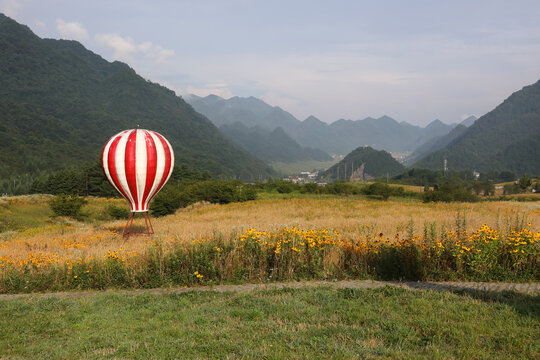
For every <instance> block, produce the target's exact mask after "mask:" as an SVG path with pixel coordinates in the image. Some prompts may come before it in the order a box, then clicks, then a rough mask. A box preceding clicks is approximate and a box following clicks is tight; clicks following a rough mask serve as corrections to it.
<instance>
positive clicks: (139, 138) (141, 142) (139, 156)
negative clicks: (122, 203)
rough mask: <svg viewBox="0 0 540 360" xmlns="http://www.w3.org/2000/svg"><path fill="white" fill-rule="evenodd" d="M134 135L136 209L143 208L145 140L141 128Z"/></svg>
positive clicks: (145, 158) (145, 159)
mask: <svg viewBox="0 0 540 360" xmlns="http://www.w3.org/2000/svg"><path fill="white" fill-rule="evenodd" d="M136 134H137V135H136V136H135V179H136V181H137V210H145V209H144V207H143V204H142V200H143V195H144V188H145V186H146V170H147V169H146V166H147V164H146V161H147V154H146V140H145V136H144V131H143V130H137V133H136Z"/></svg>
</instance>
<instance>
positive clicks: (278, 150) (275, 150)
mask: <svg viewBox="0 0 540 360" xmlns="http://www.w3.org/2000/svg"><path fill="white" fill-rule="evenodd" d="M219 130H221V132H222V133H223V134H225V136H227V137H228V138H229V139H231V140H232V141H233V142H234V143H236V144H238V145H240V146H241V147H242V148H244V149H245V150H246V151H248V152H249V153H250V154H252V155H254V156H256V157H257V158H259V159H261V160H263V161H266V162H270V163H271V162H285V163H290V162H297V161H305V160H316V161H330V160H332V157H331V156H330V155H328V154H327V153H325V152H324V151H322V150H319V149H312V148H309V147H305V148H304V147H301V146H300V145H299V144H298V143H297V142H296V141H294V140H293V139H292V138H291V137H290V136H289V135H287V133H286V132H285V130H283V129H282V128H281V127H277V128H275V129H274V130H272V131H270V130H267V129H266V128H262V127H260V126H258V125H256V126H252V127H247V126H245V125H244V124H242V123H241V122H236V123H234V124H232V125H221V126H220V127H219Z"/></svg>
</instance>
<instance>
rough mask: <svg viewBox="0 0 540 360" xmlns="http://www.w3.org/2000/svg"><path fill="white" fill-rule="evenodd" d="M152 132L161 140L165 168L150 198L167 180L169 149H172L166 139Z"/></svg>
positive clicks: (169, 158) (169, 160)
mask: <svg viewBox="0 0 540 360" xmlns="http://www.w3.org/2000/svg"><path fill="white" fill-rule="evenodd" d="M154 134H155V135H156V136H157V137H158V139H159V141H161V144H162V145H163V152H164V153H165V169H163V177H162V178H161V181H160V183H159V185H158V187H157V188H156V189H157V190H156V192H154V193H153V194H152V195H151V197H150V199H151V198H152V197H154V195H155V194H157V192H158V191H159V190H160V189H161V187H162V186H163V184H165V181H167V178H168V177H169V174H170V172H171V151H172V150H171V149H170V148H169V145H167V141H165V139H164V138H163V136H161V135H160V134H158V133H154Z"/></svg>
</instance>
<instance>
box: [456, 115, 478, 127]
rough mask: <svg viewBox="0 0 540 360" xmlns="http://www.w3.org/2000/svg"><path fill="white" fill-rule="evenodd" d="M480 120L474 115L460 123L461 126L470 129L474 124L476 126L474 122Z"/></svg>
mask: <svg viewBox="0 0 540 360" xmlns="http://www.w3.org/2000/svg"><path fill="white" fill-rule="evenodd" d="M476 120H478V118H477V117H476V116H474V115H471V116H469V117H467V118H466V119H463V121H462V122H460V124H461V125H464V126H466V127H469V126H471V125H472V124H474V122H475V121H476Z"/></svg>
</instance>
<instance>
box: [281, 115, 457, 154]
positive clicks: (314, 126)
mask: <svg viewBox="0 0 540 360" xmlns="http://www.w3.org/2000/svg"><path fill="white" fill-rule="evenodd" d="M453 127H454V125H446V124H444V123H442V122H440V121H438V120H436V121H434V122H433V123H431V124H429V125H428V126H426V127H425V128H422V127H419V126H415V125H411V124H409V123H407V122H397V121H396V120H394V119H392V118H391V117H389V116H382V117H380V118H378V119H374V118H366V119H363V120H345V119H340V120H337V121H335V122H333V123H332V124H326V123H324V122H322V121H320V120H318V119H317V118H315V117H313V116H311V117H309V118H307V119H306V120H305V121H303V122H301V123H300V125H299V126H297V127H296V128H294V129H293V130H291V137H292V138H293V139H295V140H296V141H298V143H300V144H301V145H303V146H311V147H315V146H317V147H319V148H320V149H322V150H324V151H326V152H328V153H333V154H347V153H349V152H350V151H352V150H353V149H355V148H357V147H358V146H371V147H373V148H375V149H379V150H381V149H384V150H386V151H391V152H408V151H412V150H414V149H415V148H416V147H418V146H420V145H421V144H422V143H424V142H426V141H428V140H430V139H431V138H433V137H435V136H440V135H444V134H446V133H448V132H449V131H450V130H452V128H453Z"/></svg>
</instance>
